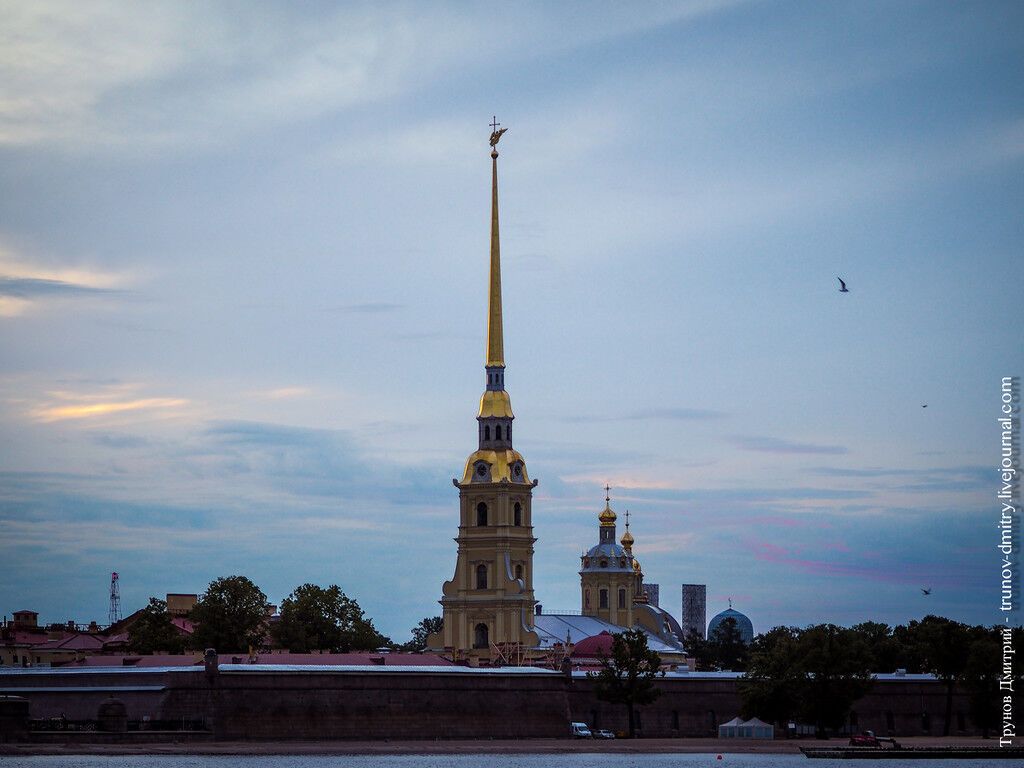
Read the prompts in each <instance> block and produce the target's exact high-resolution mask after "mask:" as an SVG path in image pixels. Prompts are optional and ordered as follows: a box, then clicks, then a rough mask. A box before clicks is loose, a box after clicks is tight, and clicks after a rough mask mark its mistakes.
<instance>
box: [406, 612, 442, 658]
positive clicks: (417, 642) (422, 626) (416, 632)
mask: <svg viewBox="0 0 1024 768" xmlns="http://www.w3.org/2000/svg"><path fill="white" fill-rule="evenodd" d="M443 629H444V619H443V618H441V617H440V616H434V617H433V618H426V619H420V623H419V624H417V625H416V626H415V627H413V628H412V640H410V641H409V642H408V643H405V644H404V645H402V646H401V648H402V650H403V651H422V650H423V649H424V648H426V647H427V637H429V636H430V635H432V634H435V633H437V632H440V631H441V630H443Z"/></svg>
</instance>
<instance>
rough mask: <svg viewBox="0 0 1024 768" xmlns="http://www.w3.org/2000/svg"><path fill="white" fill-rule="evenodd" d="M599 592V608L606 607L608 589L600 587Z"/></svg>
mask: <svg viewBox="0 0 1024 768" xmlns="http://www.w3.org/2000/svg"><path fill="white" fill-rule="evenodd" d="M600 594H601V597H600V600H601V602H600V603H599V606H600V607H601V608H607V607H608V590H607V589H602V590H601V593H600Z"/></svg>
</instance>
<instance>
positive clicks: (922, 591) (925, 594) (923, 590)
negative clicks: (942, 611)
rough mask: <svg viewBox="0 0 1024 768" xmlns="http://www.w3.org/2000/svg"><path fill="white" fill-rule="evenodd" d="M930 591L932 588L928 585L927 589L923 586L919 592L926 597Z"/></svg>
mask: <svg viewBox="0 0 1024 768" xmlns="http://www.w3.org/2000/svg"><path fill="white" fill-rule="evenodd" d="M931 593H932V588H931V587H928V589H925V588H924V587H922V588H921V594H922V595H924V596H925V597H928V595H930V594H931Z"/></svg>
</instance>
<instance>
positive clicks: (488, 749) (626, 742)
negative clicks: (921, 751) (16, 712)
mask: <svg viewBox="0 0 1024 768" xmlns="http://www.w3.org/2000/svg"><path fill="white" fill-rule="evenodd" d="M899 742H900V743H901V744H903V745H904V746H908V747H909V746H970V747H996V748H997V747H998V745H999V740H998V739H994V738H992V739H982V738H978V737H970V738H957V737H948V738H944V737H939V736H934V737H927V736H912V737H907V738H900V739H899ZM846 743H847V740H846V739H845V738H835V739H830V740H823V741H819V740H816V739H776V740H761V739H743V740H741V739H713V738H697V739H688V738H680V739H615V740H610V741H595V740H592V739H579V740H569V739H527V740H507V739H506V740H483V739H481V740H458V741H441V740H438V741H405V740H393V741H215V742H211V741H207V742H186V741H181V742H173V741H168V742H150V743H141V744H125V743H118V744H103V743H97V742H93V743H65V744H37V743H21V744H10V743H8V744H0V757H11V756H19V755H20V756H25V757H28V756H46V755H63V756H72V755H92V756H104V755H107V756H111V757H116V756H119V755H246V756H255V755H488V754H523V755H544V754H711V755H716V754H721V755H727V754H734V755H737V754H765V755H769V754H772V755H783V754H796V755H798V754H800V747H812V746H813V747H830V746H831V747H838V746H845V745H846ZM995 754H996V755H998V753H995Z"/></svg>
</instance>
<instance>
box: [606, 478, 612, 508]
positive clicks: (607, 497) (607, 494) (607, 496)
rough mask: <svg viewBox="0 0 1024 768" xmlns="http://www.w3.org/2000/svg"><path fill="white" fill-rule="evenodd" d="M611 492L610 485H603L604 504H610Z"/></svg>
mask: <svg viewBox="0 0 1024 768" xmlns="http://www.w3.org/2000/svg"><path fill="white" fill-rule="evenodd" d="M611 490H612V487H611V486H610V485H608V484H607V483H605V486H604V501H605V504H610V503H611V501H612V497H611V496H610V495H609V494H610V493H611Z"/></svg>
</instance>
